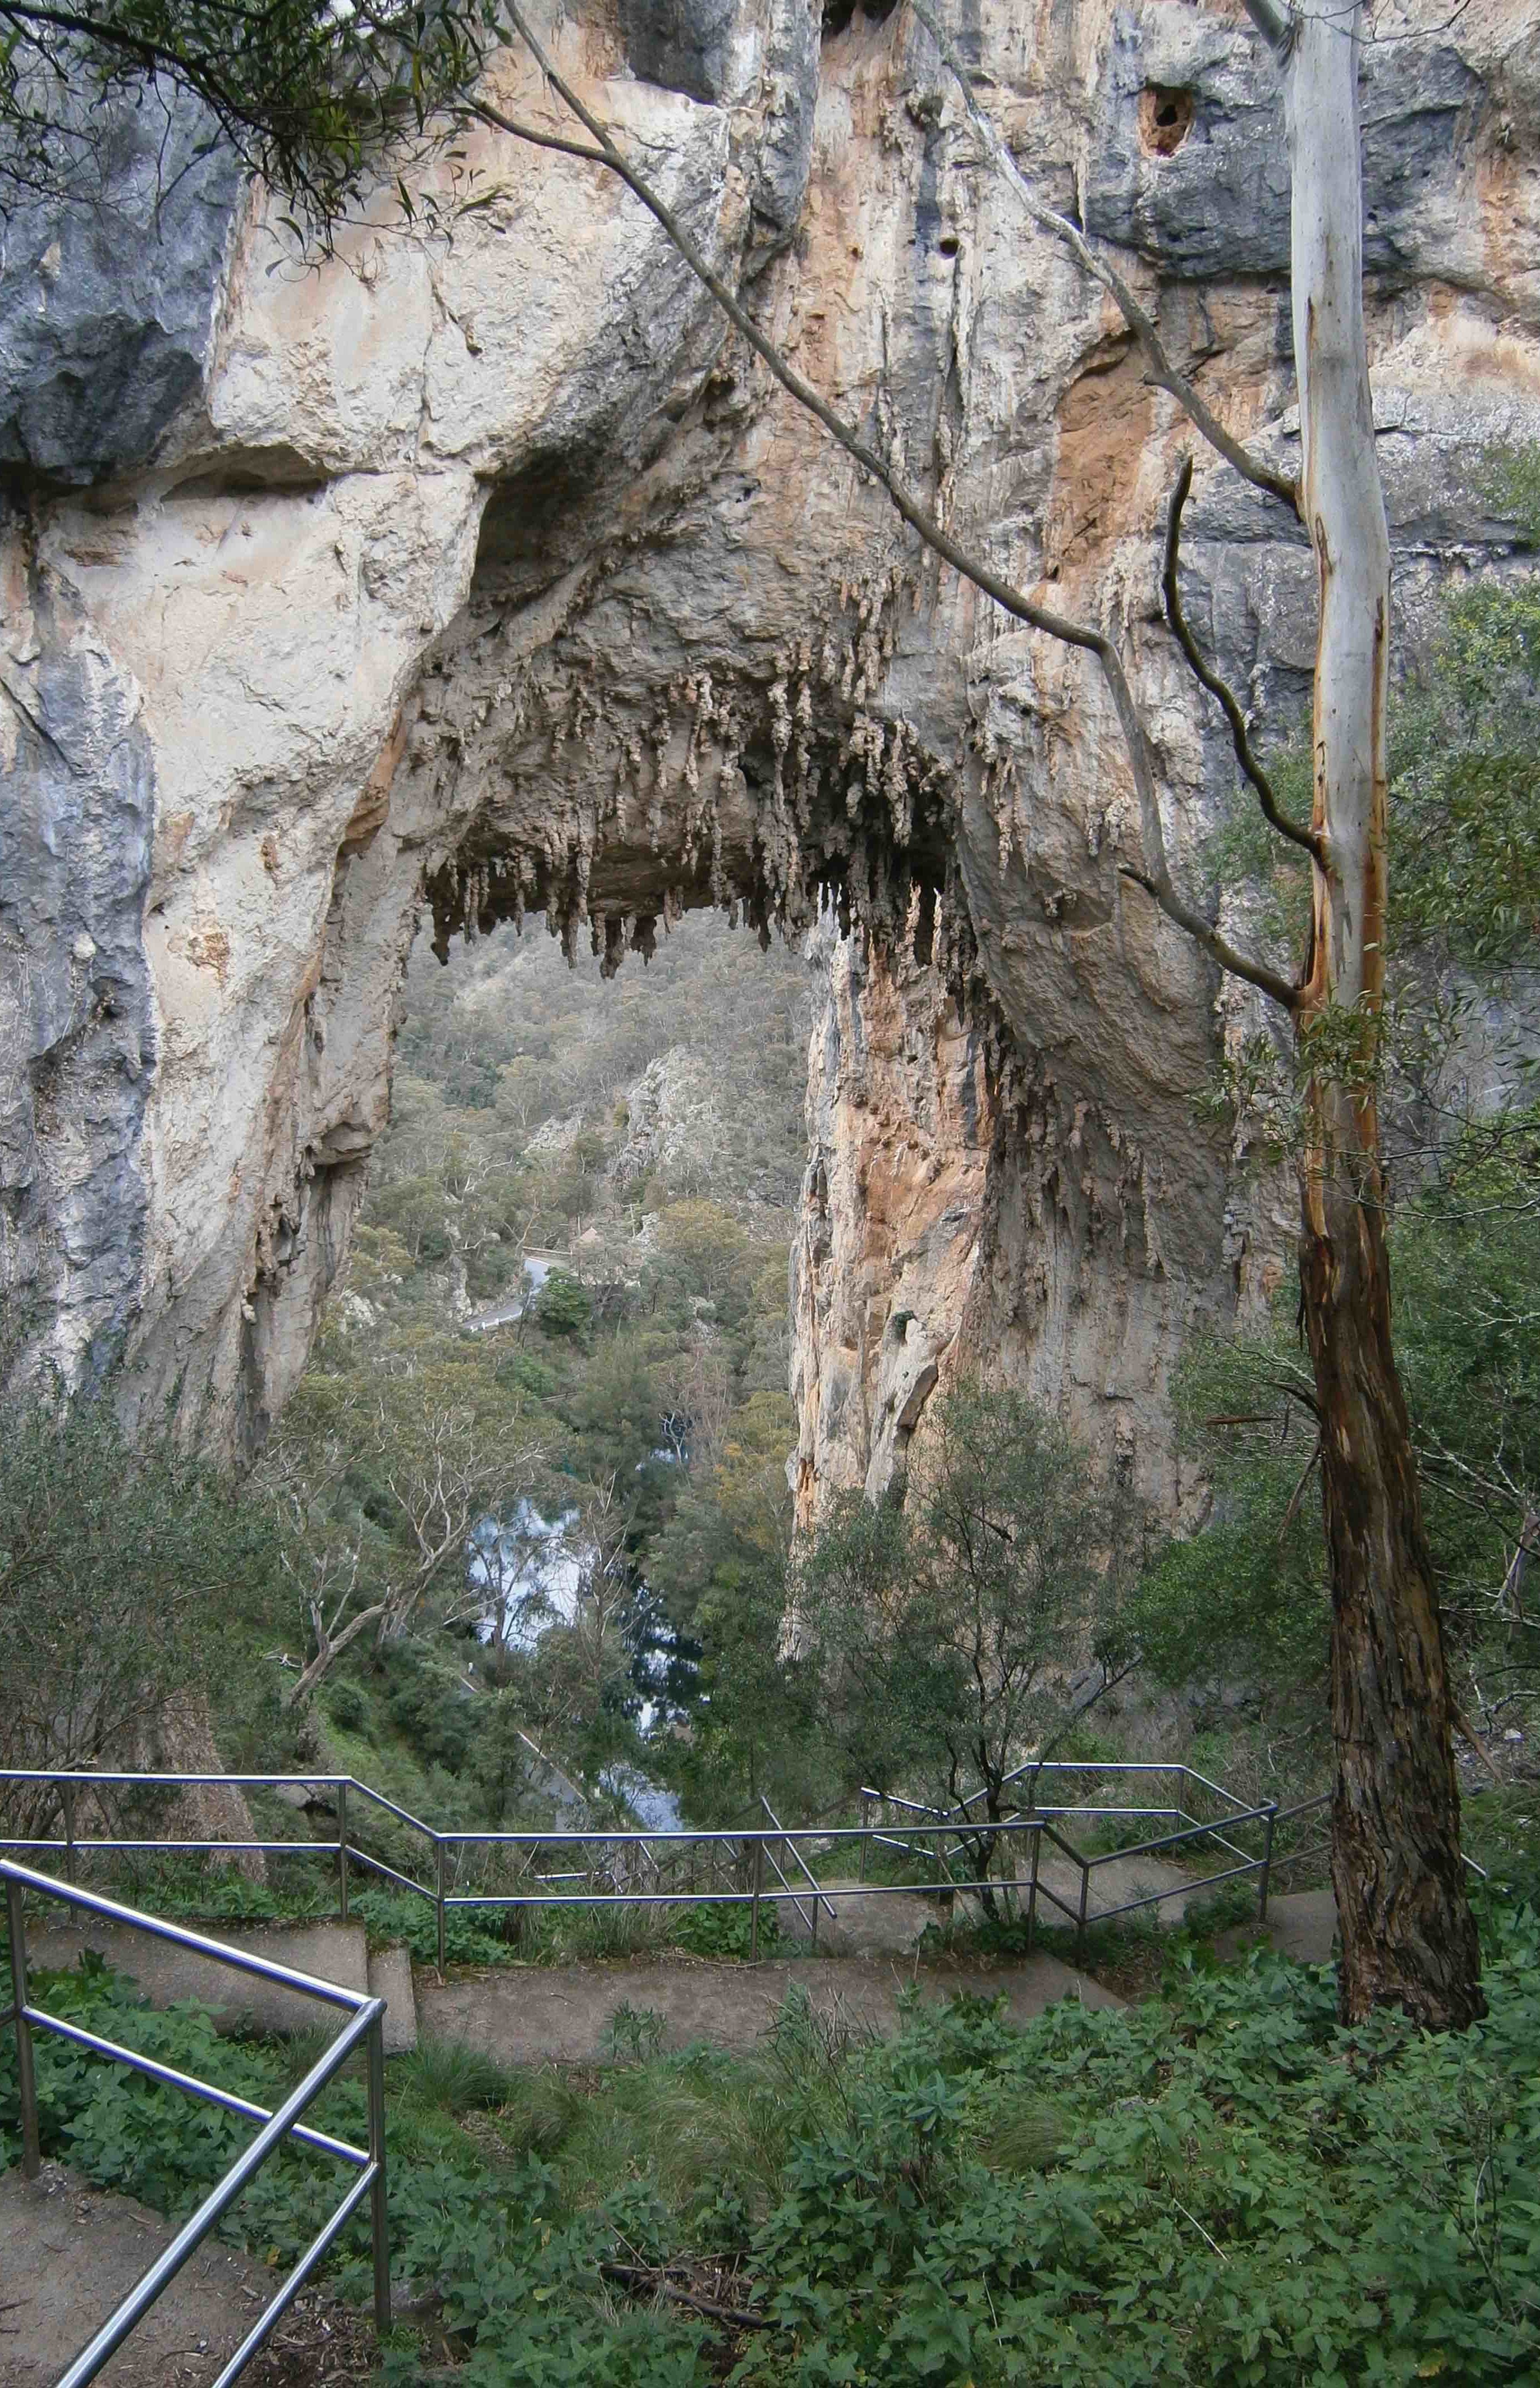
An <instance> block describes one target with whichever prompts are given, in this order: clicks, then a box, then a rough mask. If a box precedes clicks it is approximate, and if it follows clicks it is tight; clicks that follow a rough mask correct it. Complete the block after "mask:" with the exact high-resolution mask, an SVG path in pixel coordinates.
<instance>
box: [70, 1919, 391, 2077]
mask: <svg viewBox="0 0 1540 2388" xmlns="http://www.w3.org/2000/svg"><path fill="white" fill-rule="evenodd" d="M189 1928H190V1929H192V1930H195V1931H200V1932H201V1933H202V1935H203V1937H204V1938H205V1939H208V1940H218V1941H220V1942H221V1943H222V1944H223V1946H224V1947H225V1948H228V1949H240V1950H247V1951H248V1952H249V1953H250V1954H251V1955H252V1956H257V1957H265V1958H267V1959H268V1960H269V1961H270V1962H272V1963H274V1964H279V1965H291V1966H293V1967H294V1968H295V1969H296V1970H297V1971H298V1972H299V1973H301V1974H311V1975H314V1976H315V1977H316V1978H317V1979H319V1980H321V1981H323V1982H336V1983H337V1984H338V1985H339V1986H340V1987H341V1988H343V1989H345V1990H372V1991H373V1992H374V1993H375V1996H376V1997H377V1998H382V1999H384V2000H385V2001H386V2014H385V2048H386V2053H387V2055H388V2056H396V2055H400V2054H401V2053H402V2052H403V2051H405V2050H407V2049H411V2048H415V2047H416V2045H417V2017H416V2010H415V2007H414V2002H413V1995H412V1965H411V1961H410V1959H409V1958H408V1956H407V1952H406V1950H404V1949H386V1950H378V1951H376V1953H375V1955H374V1956H370V1954H369V1952H368V1947H367V1943H366V1941H365V1938H364V1933H363V1925H362V1924H202V1925H192V1926H190V1927H189ZM86 1949H91V1950H95V1951H96V1953H97V1954H98V1955H100V1956H102V1957H105V1958H106V1960H107V1962H108V1964H109V1965H110V1966H111V1967H112V1968H113V1970H114V1972H115V1973H120V1974H126V1975H128V1977H129V1979H130V1980H131V1981H134V1982H137V1983H138V1985H139V1987H140V1988H141V1989H142V1990H143V1991H144V1993H145V1996H146V1998H147V1999H148V2001H149V2002H150V2004H151V2006H155V2007H167V2006H171V2005H172V2004H174V2002H175V2001H177V2000H178V1999H197V2000H199V2001H201V2002H202V2004H203V2005H204V2006H206V2007H210V2008H212V2010H213V2012H214V2013H215V2014H216V2015H217V2016H218V2017H219V2019H220V2026H221V2028H222V2029H223V2030H228V2031H235V2030H237V2029H251V2028H253V2027H254V2028H255V2029H256V2030H258V2031H262V2032H268V2031H282V2032H290V2031H304V2030H307V2029H310V2028H312V2027H313V2026H316V2025H318V2024H319V2025H325V2023H326V2022H327V2020H328V2018H335V2019H336V2021H337V2022H338V2023H339V2022H340V2021H341V2020H342V2016H341V2011H340V2010H339V2009H338V2008H337V2007H333V2006H328V2005H326V2004H325V2002H324V2001H322V2000H320V1999H313V1998H306V1997H304V1996H302V1995H301V1994H300V1993H299V1991H297V1990H285V1989H279V1988H275V1987H274V1985H272V1984H271V1983H268V1982H264V1981H261V1980H260V1979H259V1978H258V1977H257V1976H256V1975H252V1974H242V1973H237V1972H236V1971H235V1968H234V1967H232V1966H228V1965H221V1964H220V1963H218V1962H217V1961H216V1960H215V1959H214V1958H212V1957H199V1956H197V1955H196V1954H194V1953H193V1952H192V1951H191V1950H186V1949H179V1948H178V1947H177V1946H176V1944H175V1942H174V1941H171V1940H159V1939H157V1938H155V1937H154V1936H153V1935H152V1934H150V1933H147V1932H134V1931H132V1930H131V1929H130V1928H129V1926H128V1925H127V1924H105V1923H101V1922H98V1921H95V1920H93V1921H90V1922H88V1923H85V1924H49V1925H47V1926H46V1927H45V1928H44V1929H42V1930H29V1931H28V1934H27V1955H28V1960H29V1962H30V1963H31V1965H32V1970H33V1971H34V1972H37V1971H39V1970H41V1969H43V1968H45V1967H53V1968H57V1969H58V1970H60V1971H63V1970H66V1969H68V1968H69V1967H70V1966H72V1965H76V1964H78V1963H79V1962H80V1959H81V1954H82V1952H83V1950H86Z"/></svg>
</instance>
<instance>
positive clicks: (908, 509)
mask: <svg viewBox="0 0 1540 2388" xmlns="http://www.w3.org/2000/svg"><path fill="white" fill-rule="evenodd" d="M503 5H504V6H505V9H506V12H507V15H508V18H509V20H510V22H511V23H512V24H513V26H514V27H515V31H516V32H518V34H519V36H520V38H521V39H522V40H523V42H524V43H525V44H526V46H527V47H528V50H529V52H530V54H531V56H532V57H534V58H535V59H536V61H537V62H538V64H539V66H540V69H541V73H542V74H543V75H544V77H545V79H546V82H547V83H549V84H550V86H551V89H552V90H553V91H554V92H555V94H556V95H557V96H558V97H559V98H560V99H561V100H562V101H563V102H564V103H565V104H566V107H567V108H569V109H570V110H571V112H572V114H573V115H574V116H576V117H577V119H578V121H579V123H580V124H581V125H582V126H583V127H584V129H585V130H586V131H587V132H589V133H592V136H593V139H594V141H595V142H596V143H597V145H598V150H599V153H600V155H601V158H602V161H603V163H604V164H605V165H606V166H607V167H609V168H610V170H611V171H612V172H614V173H616V174H617V175H618V176H619V178H620V180H621V181H622V182H623V183H624V184H626V186H627V188H628V189H629V190H630V191H631V192H632V193H633V194H634V195H635V197H637V198H639V199H640V200H641V202H642V204H643V207H644V208H645V209H646V210H647V211H648V213H649V214H650V215H652V216H653V217H655V220H656V221H657V222H658V223H660V224H661V225H662V227H663V230H664V231H665V232H666V233H667V234H668V238H669V239H670V240H671V241H672V243H673V245H674V247H675V248H677V249H678V251H679V253H680V255H681V258H682V259H683V260H684V262H685V264H686V265H687V266H688V267H689V268H690V271H691V273H694V276H695V278H696V280H697V281H699V282H701V283H702V284H704V286H705V287H706V289H707V290H708V291H709V292H710V293H711V296H712V298H713V299H715V300H716V301H717V304H718V305H719V307H720V308H721V310H722V312H723V313H724V314H725V315H726V316H727V318H728V320H729V322H730V323H731V324H732V326H733V328H734V329H735V330H736V331H737V332H738V333H739V334H740V336H741V337H743V338H744V339H745V340H746V341H747V343H748V345H749V347H750V348H751V349H753V350H754V352H755V354H756V356H757V357H759V358H760V359H761V360H762V361H763V362H764V363H765V364H767V365H768V366H769V367H770V372H771V373H772V374H773V375H774V376H775V378H776V380H777V381H778V382H779V383H780V384H781V386H782V387H783V389H784V390H785V391H787V393H788V394H789V395H790V396H791V397H792V398H795V400H796V402H797V404H798V405H799V406H803V407H806V409H807V410H808V413H810V414H812V415H813V416H815V417H816V419H817V420H818V421H819V422H820V423H821V424H822V426H823V427H824V429H825V430H826V431H827V432H828V433H829V434H830V435H831V437H832V438H834V439H836V440H837V441H838V442H839V444H840V446H841V447H842V448H843V449H844V450H845V451H846V454H847V455H849V456H851V457H853V458H854V459H855V461H856V463H857V464H859V466H860V467H861V469H862V471H863V472H866V473H869V474H870V475H871V476H872V479H873V480H874V481H876V482H878V483H879V484H880V486H881V487H882V488H883V489H885V490H886V492H887V494H888V496H889V498H891V500H892V501H893V503H894V505H895V506H896V507H897V511H898V513H899V514H901V515H902V516H903V519H904V520H905V522H907V523H908V524H909V526H910V529H911V530H914V531H917V532H918V533H919V535H920V537H921V538H922V539H923V540H924V542H925V544H926V546H927V547H929V548H930V549H931V550H932V552H933V553H935V554H936V555H939V556H940V557H941V558H942V560H943V561H944V562H945V563H948V564H949V565H951V566H952V568H953V570H954V571H955V572H958V573H960V574H961V576H962V578H964V579H965V580H969V581H972V583H973V585H974V588H975V589H979V590H982V591H983V592H984V594H985V595H986V597H991V598H993V600H994V602H995V603H996V604H997V605H999V606H1000V607H1001V608H1002V609H1003V610H1004V612H1006V613H1007V614H1010V615H1012V616H1014V618H1015V619H1016V620H1017V621H1019V622H1025V624H1026V625H1027V627H1028V628H1029V629H1034V630H1041V631H1043V632H1044V633H1045V634H1046V636H1048V637H1049V638H1050V639H1056V640H1058V641H1060V643H1061V644H1062V645H1063V646H1069V647H1079V648H1081V649H1083V650H1084V651H1085V652H1086V653H1088V654H1093V655H1094V656H1095V657H1096V659H1097V662H1098V663H1099V664H1100V665H1101V674H1102V678H1103V679H1104V680H1105V681H1106V684H1107V691H1108V693H1109V695H1110V696H1111V698H1112V700H1113V705H1114V710H1115V711H1116V714H1117V718H1118V724H1119V727H1120V728H1121V730H1122V731H1123V739H1124V744H1125V746H1126V750H1127V755H1128V760H1129V764H1130V767H1131V768H1132V771H1133V778H1134V788H1135V793H1136V794H1137V796H1138V798H1139V827H1140V833H1141V837H1142V840H1143V845H1144V851H1145V855H1146V857H1147V858H1146V863H1145V867H1144V869H1143V870H1136V869H1134V868H1133V867H1132V866H1131V865H1128V864H1123V865H1120V866H1119V867H1120V870H1121V872H1122V875H1123V877H1125V878H1126V879H1131V880H1132V881H1133V882H1134V883H1135V884H1136V885H1137V886H1139V887H1142V888H1143V889H1144V890H1145V892H1146V894H1147V895H1150V896H1152V898H1153V900H1154V902H1155V903H1156V904H1157V905H1158V906H1159V908H1160V909H1161V910H1162V911H1163V912H1164V913H1165V915H1166V917H1167V919H1169V920H1171V921H1175V922H1176V924H1177V927H1178V928H1179V929H1182V930H1184V931H1185V932H1186V934H1188V935H1189V936H1190V937H1191V938H1192V939H1193V941H1194V943H1195V944H1197V945H1199V946H1202V947H1203V951H1204V952H1205V953H1206V954H1208V955H1209V957H1210V958H1211V959H1213V960H1214V961H1215V962H1216V963H1217V964H1218V965H1219V967H1220V969H1221V970H1226V971H1228V972H1230V974H1231V975H1232V976H1233V977H1235V978H1240V979H1244V980H1245V981H1246V982H1247V984H1250V985H1252V986H1254V987H1258V988H1260V990H1261V991H1262V993H1263V994H1264V995H1267V996H1270V997H1272V999H1273V1001H1274V1002H1275V1003H1279V1004H1281V1005H1282V1006H1283V1008H1284V1009H1285V1010H1288V1011H1291V1012H1292V1010H1293V1008H1294V1001H1295V996H1294V989H1293V988H1292V985H1290V984H1289V982H1288V981H1287V980H1286V979H1283V978H1281V977H1279V973H1278V972H1276V971H1271V970H1268V969H1267V967H1266V964H1264V963H1262V962H1257V961H1254V960H1252V959H1250V958H1249V957H1248V956H1247V955H1244V954H1241V953H1240V952H1238V951H1237V949H1236V948H1235V947H1234V946H1231V945H1230V944H1229V943H1228V940H1227V939H1226V938H1224V937H1222V936H1221V935H1220V934H1219V933H1218V931H1217V930H1216V929H1215V928H1214V927H1213V925H1212V924H1211V923H1210V922H1209V921H1205V920H1204V919H1203V915H1202V914H1201V913H1200V912H1197V911H1195V910H1194V909H1193V908H1192V907H1191V905H1190V904H1189V903H1187V901H1186V900H1185V898H1184V897H1182V896H1181V895H1178V894H1177V890H1176V889H1175V887H1174V886H1173V885H1172V883H1171V873H1170V868H1169V865H1168V863H1167V860H1166V855H1165V832H1164V831H1163V829H1162V827H1161V817H1160V801H1159V796H1158V794H1157V791H1156V784H1155V768H1154V761H1153V757H1152V753H1151V749H1150V741H1149V738H1148V736H1147V734H1146V731H1145V728H1144V723H1143V720H1142V718H1141V717H1140V714H1139V706H1138V704H1137V702H1136V700H1135V697H1134V692H1133V690H1132V688H1131V686H1130V685H1129V681H1128V675H1127V672H1126V669H1125V668H1124V664H1123V658H1122V656H1121V655H1120V654H1119V653H1118V651H1117V648H1116V646H1115V645H1114V642H1113V641H1112V640H1111V639H1109V638H1108V637H1107V636H1106V635H1105V633H1104V632H1102V631H1101V630H1096V629H1091V628H1090V626H1089V625H1088V624H1087V623H1084V622H1076V621H1073V620H1071V619H1070V617H1069V616H1066V615H1063V614H1056V613H1054V612H1052V611H1051V610H1050V608H1049V607H1047V606H1044V605H1037V604H1035V603H1033V601H1032V600H1031V598H1029V597H1027V596H1025V595H1024V594H1023V592H1022V591H1020V590H1019V589H1016V588H1013V587H1012V584H1011V583H1010V581H1008V580H1002V579H1001V578H1000V577H999V574H998V573H995V572H991V571H990V569H989V568H988V566H987V565H984V564H981V563H980V562H979V560H978V558H977V557H976V556H974V555H972V554H970V553H969V552H968V550H967V549H966V548H964V547H961V546H959V544H958V542H957V540H954V539H953V538H952V537H951V535H950V533H949V532H948V531H946V530H944V529H943V528H942V527H941V525H940V524H939V523H938V522H937V521H936V520H935V516H934V514H931V512H930V510H929V508H928V507H926V506H924V505H923V504H922V503H921V502H920V500H919V499H918V498H917V497H916V496H915V495H914V493H913V491H912V490H911V489H909V488H908V487H907V485H906V484H905V483H904V482H902V481H900V480H899V478H898V476H897V474H896V473H895V472H894V471H893V470H892V468H891V466H890V465H888V464H886V463H885V460H884V459H883V457H881V456H880V455H879V454H878V452H877V451H876V450H875V449H874V448H873V447H872V446H871V445H870V443H869V442H868V441H867V440H865V439H863V438H861V436H860V434H859V431H858V430H857V429H856V427H855V426H854V425H853V424H851V423H848V422H846V419H845V417H844V416H843V415H841V414H839V413H836V411H835V410H834V407H832V406H831V405H830V404H829V402H828V400H826V399H825V398H824V397H823V396H822V395H821V392H820V391H818V390H817V389H815V388H814V387H813V386H812V384H811V383H810V382H808V381H805V380H804V379H803V377H802V375H800V374H799V373H798V372H797V371H796V368H795V366H794V365H792V364H790V363H789V362H787V360H786V359H785V358H784V357H783V355H782V354H781V351H780V350H779V349H777V348H776V347H775V346H774V344H773V343H772V342H771V341H770V340H768V339H767V338H766V337H765V335H764V334H763V333H762V332H761V331H760V329H759V327H758V325H757V324H756V323H755V322H754V320H753V318H752V317H751V316H750V315H749V314H748V312H747V311H746V310H745V308H744V307H743V305H742V304H741V303H740V301H739V299H738V298H737V296H736V294H735V293H734V292H733V291H732V289H731V288H730V287H729V286H728V285H727V283H726V282H724V281H723V279H722V277H721V275H720V274H719V273H718V272H717V270H716V268H715V267H714V266H713V265H712V264H711V263H710V262H709V260H707V259H706V256H705V255H704V254H703V252H702V251H701V250H700V249H699V248H697V247H696V245H695V243H694V240H693V239H692V238H691V236H690V235H689V233H688V232H687V231H686V230H685V228H684V226H683V224H682V223H681V222H680V220H679V218H678V216H677V215H676V214H675V213H674V211H673V210H672V209H671V208H670V207H669V206H668V204H667V202H666V201H665V200H663V199H661V198H660V197H658V195H657V193H656V192H655V190H654V189H653V187H652V185H651V184H650V183H649V182H647V180H646V179H645V177H644V176H643V175H642V174H640V173H639V172H638V171H637V170H636V168H635V167H634V166H633V165H632V164H631V163H630V159H628V158H627V157H626V156H625V154H624V152H623V151H622V150H621V149H620V148H618V147H617V145H616V142H615V141H614V139H613V138H612V136H611V134H610V133H609V131H608V128H607V127H606V126H605V124H603V123H602V122H601V121H600V120H599V119H598V118H597V117H596V116H595V115H594V114H593V113H592V109H590V108H587V107H586V106H585V105H584V103H583V101H582V100H581V99H580V98H579V95H578V94H577V93H576V92H575V91H574V90H573V89H572V86H571V85H570V83H567V82H566V80H565V79H564V77H563V76H562V75H561V73H560V72H559V70H557V68H556V66H555V64H554V61H553V60H552V58H551V57H550V56H549V54H548V53H547V51H546V50H545V48H544V46H543V44H541V41H540V39H539V36H538V35H537V34H536V33H535V32H533V30H532V29H531V27H530V26H529V24H528V20H527V19H526V18H525V16H524V14H523V11H522V10H521V8H520V7H519V6H518V0H503ZM469 112H470V113H471V114H472V115H475V116H477V117H479V118H480V119H481V121H483V122H484V123H487V124H490V125H494V126H496V128H497V129H498V131H499V132H502V133H511V134H513V136H514V137H515V140H522V139H524V138H526V137H527V136H526V131H525V127H524V126H523V125H522V124H521V123H520V122H519V121H518V120H517V119H516V118H514V117H511V116H505V115H504V114H503V110H502V109H501V108H494V107H493V106H492V105H491V103H490V101H487V100H475V101H473V102H472V103H471V104H470V111H469ZM540 138H541V143H542V145H543V146H550V145H548V144H546V137H545V136H544V135H541V136H540Z"/></svg>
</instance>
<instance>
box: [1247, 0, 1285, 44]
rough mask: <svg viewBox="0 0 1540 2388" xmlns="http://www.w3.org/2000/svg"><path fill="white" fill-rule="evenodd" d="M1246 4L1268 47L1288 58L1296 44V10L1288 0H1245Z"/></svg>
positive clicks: (1250, 16) (1249, 14) (1249, 15)
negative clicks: (1294, 10)
mask: <svg viewBox="0 0 1540 2388" xmlns="http://www.w3.org/2000/svg"><path fill="white" fill-rule="evenodd" d="M1244 6H1245V10H1246V14H1247V16H1248V17H1249V18H1250V19H1251V20H1252V23H1253V24H1254V26H1255V27H1256V30H1257V32H1259V33H1260V34H1261V36H1262V38H1263V40H1264V41H1265V42H1266V44H1267V47H1268V48H1269V49H1270V50H1271V51H1272V52H1273V53H1274V55H1275V56H1276V57H1279V58H1286V57H1288V55H1289V53H1290V51H1291V50H1292V47H1293V45H1294V12H1293V10H1292V8H1291V7H1290V6H1289V5H1288V0H1244Z"/></svg>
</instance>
